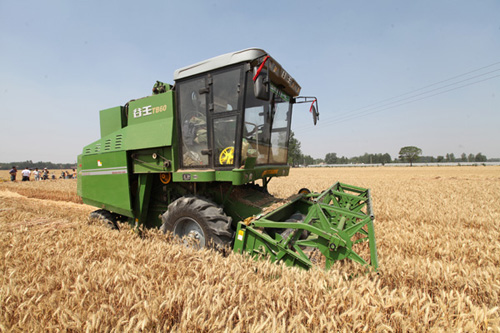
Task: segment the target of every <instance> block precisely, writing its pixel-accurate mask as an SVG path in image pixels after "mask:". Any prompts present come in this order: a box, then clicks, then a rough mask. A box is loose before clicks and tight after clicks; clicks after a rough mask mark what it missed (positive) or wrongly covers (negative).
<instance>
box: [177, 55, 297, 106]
mask: <svg viewBox="0 0 500 333" xmlns="http://www.w3.org/2000/svg"><path fill="white" fill-rule="evenodd" d="M268 55H269V54H268V53H267V52H266V51H264V50H262V49H259V48H249V49H244V50H241V51H236V52H231V53H226V54H223V55H220V56H217V57H214V58H210V59H207V60H204V61H201V62H198V63H196V64H193V65H190V66H187V67H183V68H180V69H177V70H176V71H175V72H174V80H175V81H177V80H182V79H184V78H188V77H191V76H194V75H197V74H202V73H206V72H209V71H212V70H215V69H218V68H223V67H226V66H230V65H233V64H238V63H242V62H252V61H254V60H256V59H261V60H262V61H264V57H266V56H268ZM269 58H270V61H269V66H271V65H270V64H273V65H272V67H271V70H270V75H271V76H272V79H273V81H275V82H276V83H278V84H282V85H283V86H284V87H285V91H286V92H287V93H288V94H290V95H291V96H293V97H295V96H297V95H298V94H299V93H300V85H298V84H297V82H296V81H295V80H294V79H293V78H292V77H291V76H290V75H289V74H288V73H287V72H286V71H285V70H284V69H283V67H282V66H281V65H280V64H279V63H278V62H277V61H276V60H274V59H273V58H272V57H270V56H269Z"/></svg>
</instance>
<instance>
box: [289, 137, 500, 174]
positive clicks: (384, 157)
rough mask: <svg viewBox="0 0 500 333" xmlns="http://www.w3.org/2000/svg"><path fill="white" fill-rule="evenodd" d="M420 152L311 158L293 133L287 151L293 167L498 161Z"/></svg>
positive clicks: (405, 149)
mask: <svg viewBox="0 0 500 333" xmlns="http://www.w3.org/2000/svg"><path fill="white" fill-rule="evenodd" d="M421 155H422V150H421V149H420V148H418V147H415V146H406V147H402V148H401V150H400V151H399V156H398V157H396V158H394V159H393V158H392V157H391V155H389V154H388V153H384V154H381V153H378V154H369V153H365V154H363V155H360V156H354V157H345V156H342V157H340V156H337V153H334V152H332V153H328V154H326V155H325V157H324V158H313V157H311V156H310V155H305V154H303V153H302V150H301V149H300V141H299V140H297V138H295V136H294V134H293V132H291V133H290V142H289V149H288V164H290V165H293V166H299V165H304V166H307V165H317V164H323V163H324V164H382V165H383V164H386V163H405V162H408V163H410V164H413V163H414V162H420V163H442V162H487V161H491V162H497V161H500V159H490V160H488V158H487V157H486V155H483V154H482V153H477V154H466V153H462V154H461V155H460V157H455V155H454V154H453V153H447V154H445V155H439V156H437V157H434V156H421Z"/></svg>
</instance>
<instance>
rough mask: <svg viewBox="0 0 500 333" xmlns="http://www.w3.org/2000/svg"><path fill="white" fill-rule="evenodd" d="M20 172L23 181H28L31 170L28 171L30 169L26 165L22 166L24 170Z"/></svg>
mask: <svg viewBox="0 0 500 333" xmlns="http://www.w3.org/2000/svg"><path fill="white" fill-rule="evenodd" d="M21 174H22V175H23V182H29V181H30V175H31V171H30V169H28V167H26V168H24V170H23V171H21Z"/></svg>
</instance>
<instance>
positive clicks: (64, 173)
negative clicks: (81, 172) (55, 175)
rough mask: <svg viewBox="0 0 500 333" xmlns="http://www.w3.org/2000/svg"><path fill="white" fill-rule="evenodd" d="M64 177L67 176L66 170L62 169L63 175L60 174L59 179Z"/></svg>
mask: <svg viewBox="0 0 500 333" xmlns="http://www.w3.org/2000/svg"><path fill="white" fill-rule="evenodd" d="M64 178H66V172H65V171H61V176H59V179H64Z"/></svg>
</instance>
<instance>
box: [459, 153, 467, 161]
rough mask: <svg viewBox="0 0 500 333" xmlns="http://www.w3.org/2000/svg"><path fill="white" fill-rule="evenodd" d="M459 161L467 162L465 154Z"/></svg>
mask: <svg viewBox="0 0 500 333" xmlns="http://www.w3.org/2000/svg"><path fill="white" fill-rule="evenodd" d="M460 161H461V162H467V154H466V153H462V155H461V156H460Z"/></svg>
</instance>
